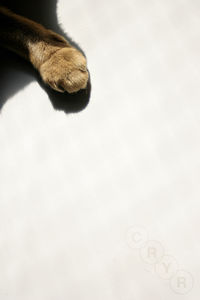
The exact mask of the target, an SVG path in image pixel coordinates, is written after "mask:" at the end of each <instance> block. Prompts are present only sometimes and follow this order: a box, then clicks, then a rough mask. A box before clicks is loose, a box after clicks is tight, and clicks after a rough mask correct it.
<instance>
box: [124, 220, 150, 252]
mask: <svg viewBox="0 0 200 300" xmlns="http://www.w3.org/2000/svg"><path fill="white" fill-rule="evenodd" d="M147 236H148V234H147V231H146V229H145V228H143V227H141V226H134V227H131V228H129V229H128V231H127V243H128V245H129V247H131V248H133V249H139V248H141V247H142V245H144V243H145V242H146V241H147Z"/></svg>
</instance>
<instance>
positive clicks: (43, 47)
mask: <svg viewBox="0 0 200 300" xmlns="http://www.w3.org/2000/svg"><path fill="white" fill-rule="evenodd" d="M41 1H42V0H41ZM0 46H2V47H4V48H7V49H9V50H11V51H13V52H15V53H17V54H18V55H20V56H22V57H24V58H25V59H27V60H29V61H30V62H31V63H32V65H33V66H34V67H35V68H36V69H37V70H38V71H39V73H40V75H41V77H42V79H43V81H44V82H45V83H46V84H48V85H49V86H50V87H51V88H53V89H54V90H56V91H59V92H64V91H67V92H69V93H73V92H77V91H79V90H80V89H84V88H86V86H87V82H88V71H87V66H86V59H85V57H84V56H83V54H82V53H80V52H79V51H78V50H77V49H75V48H73V47H72V46H71V45H70V43H69V42H68V41H67V40H65V39H64V38H63V37H62V36H60V35H59V34H57V33H55V32H53V31H51V30H48V29H46V28H44V27H43V26H42V25H40V24H38V23H36V22H34V21H31V20H29V19H27V18H24V17H22V16H19V15H17V14H14V13H13V12H11V11H10V10H8V9H7V8H5V7H2V6H0Z"/></svg>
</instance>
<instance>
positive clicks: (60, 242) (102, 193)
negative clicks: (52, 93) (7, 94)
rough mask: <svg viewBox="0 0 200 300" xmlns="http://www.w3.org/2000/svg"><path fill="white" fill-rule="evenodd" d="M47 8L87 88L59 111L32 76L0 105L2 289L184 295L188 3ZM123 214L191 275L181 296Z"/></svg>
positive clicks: (197, 126) (193, 5)
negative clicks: (80, 60) (87, 75)
mask: <svg viewBox="0 0 200 300" xmlns="http://www.w3.org/2000/svg"><path fill="white" fill-rule="evenodd" d="M58 15H59V21H60V23H61V24H62V26H63V28H64V29H65V30H67V31H68V32H69V33H70V35H71V36H72V37H74V38H75V39H76V40H77V41H78V42H79V43H80V45H81V46H82V48H83V49H84V51H85V53H86V55H87V57H88V67H89V70H90V72H91V80H92V94H91V99H90V103H89V105H88V106H87V107H86V109H85V110H83V111H81V112H79V113H77V114H69V115H66V114H65V113H64V112H61V111H56V110H54V109H53V107H52V105H51V103H50V101H49V99H48V96H47V94H46V93H45V91H44V90H43V89H42V88H41V87H40V86H39V85H38V83H37V82H33V83H31V84H30V85H28V86H26V87H25V88H24V90H21V91H20V92H19V93H17V94H16V95H15V96H13V98H12V99H10V100H9V101H8V102H7V103H6V104H5V105H4V107H3V109H2V111H1V114H0V144H1V150H0V186H1V187H0V235H1V238H0V300H4V299H14V300H15V299H16V300H18V299H20V300H23V299H26V300H27V299H30V300H32V299H34V300H35V299H37V300H51V299H52V300H54V299H56V300H57V299H59V300H64V299H70V300H80V299H81V300H94V299H95V300H140V299H141V300H149V299H154V300H168V299H173V300H175V299H184V300H185V299H190V300H196V299H197V298H198V297H199V296H200V284H199V279H200V268H199V267H200V262H199V252H200V243H199V226H200V221H199V210H200V204H199V201H200V200H199V197H200V185H199V176H200V155H199V153H200V117H199V115H200V84H199V81H200V78H199V70H200V56H199V51H200V2H199V1H197V0H168V1H165V0H150V1H147V0H140V1H137V0H133V1H128V0H118V1H114V0H109V1H107V0H101V1H93V0H84V1H83V0H73V1H65V0H60V2H59V5H58ZM135 226H140V227H141V226H142V227H143V230H144V231H143V232H145V234H147V237H146V239H145V240H144V242H145V241H148V240H156V241H157V244H156V243H155V245H157V246H158V244H159V245H160V246H161V247H162V250H163V254H169V255H172V256H173V258H174V260H175V261H176V262H177V264H178V269H184V270H186V271H187V272H189V273H190V274H191V276H192V278H193V279H192V280H193V281H194V285H193V287H192V289H191V290H190V291H189V293H188V294H184V295H179V294H177V293H176V292H175V291H174V289H173V282H172V287H170V282H171V281H170V280H168V279H167V280H164V279H161V277H160V276H158V275H159V274H157V273H156V272H155V270H154V269H153V267H154V266H152V265H150V264H148V262H146V263H145V259H143V258H142V257H141V255H140V249H135V248H134V245H133V243H134V240H132V241H130V236H129V233H130V230H129V229H130V227H134V228H135ZM140 230H141V229H139V231H137V234H139V235H138V237H139V238H141V231H140ZM142 246H144V245H142ZM142 246H141V247H142ZM155 248H156V246H155ZM154 250H155V249H154ZM190 278H191V277H190ZM187 288H188V287H186V290H187ZM183 290H184V289H183ZM186 290H185V292H186Z"/></svg>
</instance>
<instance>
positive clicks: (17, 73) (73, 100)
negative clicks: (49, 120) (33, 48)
mask: <svg viewBox="0 0 200 300" xmlns="http://www.w3.org/2000/svg"><path fill="white" fill-rule="evenodd" d="M0 5H5V6H6V7H8V8H10V9H11V10H13V11H14V12H15V13H17V14H21V15H23V16H25V17H28V18H30V19H32V20H34V21H36V22H39V23H40V24H42V25H44V26H45V27H47V28H48V29H51V30H53V31H55V32H57V33H59V34H61V35H63V36H64V37H65V38H67V39H68V40H69V41H70V42H71V44H73V45H74V46H75V47H76V48H78V49H79V50H80V51H81V52H82V53H83V51H82V50H81V49H80V47H79V46H78V45H77V44H76V43H75V42H74V41H72V40H71V38H70V37H69V36H68V35H67V34H66V33H65V32H64V31H63V30H62V28H61V27H60V26H59V24H58V19H57V12H56V5H57V0H0ZM0 79H1V80H0V110H1V108H2V107H3V105H4V104H5V102H6V101H7V100H8V99H9V98H10V97H12V96H14V95H15V94H16V93H17V92H18V91H19V90H21V89H23V88H24V86H26V85H27V84H29V83H30V82H32V81H34V80H37V81H38V83H39V84H40V86H41V87H42V88H43V89H44V90H45V91H46V93H47V94H48V96H49V99H50V101H51V103H52V105H53V107H54V108H55V109H58V110H63V111H65V112H66V113H70V112H78V111H81V110H82V109H84V108H85V107H86V106H87V104H88V102H89V98H90V91H91V84H90V80H89V82H88V86H87V88H86V89H85V90H80V91H79V92H78V93H75V94H69V93H67V92H65V93H63V94H62V93H59V92H56V91H54V90H52V89H50V88H49V87H48V86H46V85H45V84H44V83H43V82H42V80H41V78H40V76H39V74H38V72H37V71H36V70H34V68H33V67H32V66H31V64H30V63H28V62H26V61H25V60H23V59H22V58H20V57H18V56H17V55H15V54H14V53H11V52H9V51H6V50H4V49H1V48H0Z"/></svg>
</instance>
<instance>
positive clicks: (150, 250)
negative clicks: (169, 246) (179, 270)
mask: <svg viewBox="0 0 200 300" xmlns="http://www.w3.org/2000/svg"><path fill="white" fill-rule="evenodd" d="M140 256H141V258H142V260H143V261H144V262H145V263H148V264H156V263H158V262H160V260H161V259H162V257H163V256H164V248H163V246H162V245H161V243H160V242H158V241H148V242H146V243H145V245H144V247H142V248H141V249H140Z"/></svg>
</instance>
